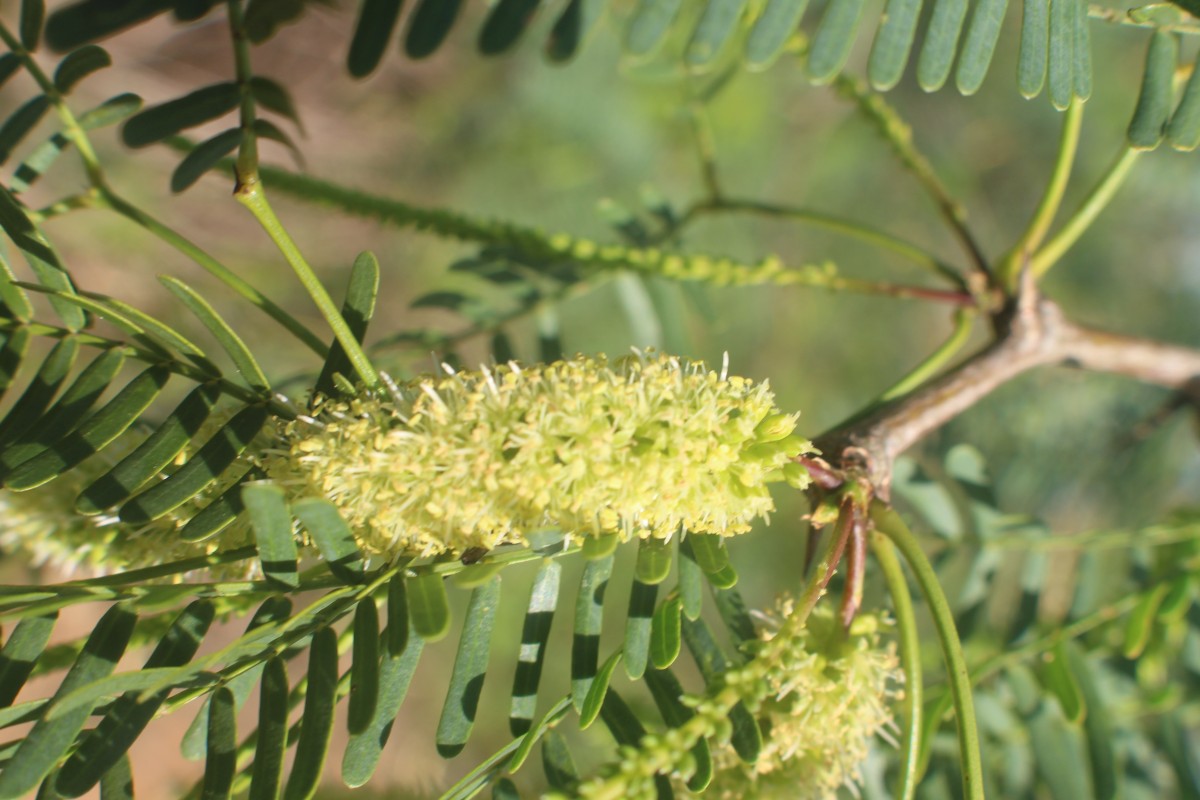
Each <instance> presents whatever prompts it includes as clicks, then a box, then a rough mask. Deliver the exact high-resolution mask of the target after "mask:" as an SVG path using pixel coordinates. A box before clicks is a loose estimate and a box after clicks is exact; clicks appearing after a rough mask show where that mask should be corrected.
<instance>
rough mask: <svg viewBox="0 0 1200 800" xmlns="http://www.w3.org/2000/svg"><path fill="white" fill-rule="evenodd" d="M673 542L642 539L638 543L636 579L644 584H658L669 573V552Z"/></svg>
mask: <svg viewBox="0 0 1200 800" xmlns="http://www.w3.org/2000/svg"><path fill="white" fill-rule="evenodd" d="M673 547H675V543H674V542H667V541H664V540H662V539H653V538H651V539H642V540H641V541H639V542H638V554H637V566H636V570H635V574H636V575H637V579H638V580H639V581H641V582H642V583H646V584H659V583H662V582H663V581H665V580H666V579H667V575H669V574H670V573H671V550H672V548H673Z"/></svg>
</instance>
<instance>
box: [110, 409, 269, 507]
mask: <svg viewBox="0 0 1200 800" xmlns="http://www.w3.org/2000/svg"><path fill="white" fill-rule="evenodd" d="M267 417H268V412H267V409H266V408H265V407H264V406H249V407H247V408H243V409H242V410H241V411H239V412H238V413H237V414H236V415H235V416H234V417H233V418H232V419H231V420H229V422H228V423H226V424H225V425H224V426H223V427H222V428H221V429H220V430H219V431H217V432H216V433H215V434H213V436H212V438H211V439H209V440H208V441H207V442H205V444H204V446H203V447H201V448H200V450H199V451H197V453H196V454H195V455H194V456H192V457H191V458H190V459H189V460H188V461H187V463H186V464H184V465H183V466H182V467H180V468H179V469H178V470H177V471H176V472H174V473H172V474H171V475H170V476H169V477H168V478H167V479H166V480H163V481H159V482H158V483H156V484H155V485H154V486H152V487H150V488H149V489H147V490H146V491H144V492H142V493H141V494H139V495H137V496H136V497H134V498H133V499H132V500H129V501H127V502H126V503H125V504H124V505H123V506H121V511H120V516H121V519H122V520H123V521H125V522H128V523H130V524H134V525H136V524H141V523H146V522H150V521H151V520H155V519H158V518H159V517H161V516H163V515H164V514H167V513H169V512H171V511H173V510H174V509H176V508H178V507H179V506H181V505H183V504H184V503H186V502H187V501H188V500H190V499H192V498H193V497H195V496H196V495H198V494H199V493H200V492H202V491H204V489H206V488H207V487H208V486H209V484H211V483H212V482H213V481H215V480H217V478H218V477H220V476H221V474H223V473H224V472H225V470H226V469H227V468H229V467H230V466H231V465H232V464H233V463H234V462H235V461H236V460H237V459H238V458H239V457H240V456H241V454H242V453H243V452H245V450H246V448H247V447H249V446H250V442H251V441H253V440H254V437H255V436H257V435H258V434H259V432H260V431H261V430H262V429H263V427H264V426H265V425H266V423H267ZM122 463H124V462H122ZM118 466H120V465H118Z"/></svg>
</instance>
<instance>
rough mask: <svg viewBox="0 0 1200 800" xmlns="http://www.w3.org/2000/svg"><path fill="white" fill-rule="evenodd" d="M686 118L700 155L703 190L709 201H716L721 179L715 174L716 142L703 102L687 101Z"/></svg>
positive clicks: (718, 197)
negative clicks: (689, 123)
mask: <svg viewBox="0 0 1200 800" xmlns="http://www.w3.org/2000/svg"><path fill="white" fill-rule="evenodd" d="M688 120H689V121H690V122H691V127H692V137H693V138H694V139H695V141H696V152H697V154H698V155H699V157H700V177H701V179H702V181H703V183H704V191H705V193H706V194H707V196H708V199H709V200H710V201H712V202H718V201H719V200H720V198H721V181H720V179H719V177H718V176H717V142H716V138H715V137H714V136H713V132H712V124H711V123H710V122H709V120H708V114H707V113H705V109H704V104H703V102H701V101H700V100H698V99H692V100H691V101H690V102H689V103H688Z"/></svg>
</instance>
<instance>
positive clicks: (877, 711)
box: [552, 600, 903, 800]
mask: <svg viewBox="0 0 1200 800" xmlns="http://www.w3.org/2000/svg"><path fill="white" fill-rule="evenodd" d="M781 612H782V619H781V622H780V624H779V626H778V627H777V628H776V629H775V630H773V631H769V632H767V633H766V634H765V635H764V637H763V639H762V640H760V641H759V642H758V643H757V645H756V646H755V647H754V648H753V655H752V658H751V659H750V660H749V661H747V662H746V663H745V664H742V665H740V666H736V667H734V668H732V669H730V670H729V671H728V672H726V673H724V674H723V675H722V676H721V677H720V678H719V679H718V680H717V681H714V682H713V683H712V684H710V686H709V687H708V690H707V692H706V693H705V694H703V695H699V696H688V697H685V698H683V700H684V702H685V703H687V704H688V705H689V706H691V708H692V710H693V711H694V712H695V713H694V715H693V716H692V717H691V718H690V719H689V720H688V721H687V722H685V723H683V724H682V725H680V726H679V727H677V728H672V729H670V730H668V731H666V732H664V733H658V734H648V735H646V736H644V737H642V740H641V741H640V742H639V743H638V746H637V747H636V748H634V747H623V748H621V750H620V753H621V759H620V761H618V762H616V763H613V764H611V765H609V766H608V767H607V768H605V769H603V770H602V771H601V773H600V775H599V776H597V777H595V778H593V779H591V780H589V781H586V782H584V783H583V784H581V785H580V787H579V789H578V791H577V796H578V797H580V798H584V800H628V798H642V797H648V798H649V797H656V796H657V791H656V788H655V776H657V775H666V776H668V777H669V778H671V779H672V780H673V781H674V782H677V783H679V784H682V783H683V782H684V781H687V780H688V779H689V778H690V777H691V775H692V773H693V772H694V770H695V761H694V759H693V757H692V755H691V748H692V747H693V746H694V745H695V744H696V743H697V742H698V741H700V740H702V739H707V740H709V741H710V742H712V743H713V744H714V747H713V748H712V750H713V756H714V765H715V767H716V773H715V775H714V779H713V781H712V783H711V784H710V785H709V786H708V788H707V789H706V790H705V792H704V796H705V797H715V798H721V800H741V798H747V797H753V798H755V799H756V800H831V799H832V798H835V797H836V796H837V791H838V789H839V788H840V787H842V786H847V785H849V786H853V785H854V784H855V783H856V782H857V781H858V778H859V766H860V765H861V764H862V762H863V760H864V759H865V758H866V756H867V746H868V742H869V740H870V738H871V737H873V736H875V735H876V734H878V733H880V732H881V731H882V730H883V729H884V728H885V727H886V726H887V725H889V724H890V723H891V719H892V716H891V712H890V710H889V708H888V704H889V702H890V701H891V699H892V698H893V697H895V696H896V695H897V694H898V691H897V688H896V687H897V686H898V685H899V684H900V682H901V681H902V680H903V673H901V672H900V671H899V669H898V659H897V658H896V654H895V648H894V647H893V646H892V645H890V644H889V645H884V644H882V643H881V641H880V638H881V636H880V634H881V629H882V627H883V620H882V619H881V618H880V617H878V616H875V615H873V614H862V615H860V616H859V617H858V618H857V619H856V620H855V621H854V624H853V626H852V627H851V630H850V631H849V632H848V633H847V632H845V631H843V629H842V628H841V623H840V622H839V621H838V620H837V619H835V617H834V615H833V613H832V612H830V611H828V610H825V609H817V610H816V611H814V612H813V613H812V614H810V615H809V617H808V618H807V619H804V620H802V619H799V618H798V617H795V616H793V613H794V606H793V603H792V601H791V600H787V601H785V602H784V603H783V604H782V605H781ZM739 703H741V704H744V705H745V707H746V708H748V709H749V710H750V711H751V712H752V713H754V714H755V716H756V717H757V718H758V721H759V724H760V726H761V727H762V733H763V747H762V749H761V750H760V751H759V755H758V758H757V759H756V760H755V762H754V763H753V764H746V763H745V762H743V761H741V760H740V759H739V758H738V756H737V754H736V753H735V752H734V748H733V745H732V744H731V742H730V737H731V735H732V726H731V724H730V721H729V713H730V710H731V709H732V708H734V707H735V706H736V705H738V704H739ZM552 796H554V797H559V796H558V795H552Z"/></svg>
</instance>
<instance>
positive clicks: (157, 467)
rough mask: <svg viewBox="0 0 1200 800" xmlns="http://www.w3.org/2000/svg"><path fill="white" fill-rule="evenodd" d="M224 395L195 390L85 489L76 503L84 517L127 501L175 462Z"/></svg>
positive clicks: (214, 389)
mask: <svg viewBox="0 0 1200 800" xmlns="http://www.w3.org/2000/svg"><path fill="white" fill-rule="evenodd" d="M220 396H221V390H220V387H219V386H217V385H216V384H204V385H202V386H198V387H196V388H195V389H193V390H192V392H191V394H189V395H188V396H187V397H186V398H184V400H183V402H181V403H180V404H179V406H178V407H177V408H176V409H175V410H174V411H172V412H171V414H169V415H168V416H167V418H166V420H164V421H163V423H162V424H161V425H159V427H158V428H157V429H156V430H155V431H154V433H152V434H150V436H149V437H148V438H147V439H146V440H145V441H144V442H142V443H141V444H140V445H138V447H137V448H136V449H134V451H133V452H132V453H130V454H129V455H127V456H126V457H125V458H123V459H122V460H121V461H120V462H119V463H118V464H117V465H116V466H114V467H113V468H112V469H111V470H109V471H108V472H106V473H105V474H104V475H102V476H100V477H99V478H97V479H96V480H95V481H94V482H93V483H92V484H91V485H90V486H88V487H87V488H86V489H84V490H83V492H82V493H81V494H80V495H79V499H78V500H77V501H76V503H75V508H76V510H77V511H79V513H81V514H99V513H100V512H101V511H103V510H104V509H106V508H111V507H113V506H115V505H117V504H119V503H122V502H124V501H125V500H127V499H128V498H129V497H130V496H131V495H132V494H133V493H134V492H136V491H137V490H138V489H140V488H141V487H142V486H144V485H145V484H146V482H147V481H149V480H150V479H151V478H153V477H154V476H156V475H158V474H159V473H160V472H161V471H162V470H163V468H164V467H166V466H167V465H168V464H170V463H171V462H172V461H174V460H175V457H176V456H178V455H179V454H180V453H181V452H182V451H183V448H184V447H186V446H187V444H188V442H189V441H191V439H192V437H193V436H195V435H196V433H197V432H199V430H200V428H201V426H203V425H204V422H205V421H206V420H207V419H208V417H209V415H210V414H211V413H212V411H213V408H214V407H215V405H216V403H217V399H218V398H219V397H220Z"/></svg>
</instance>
